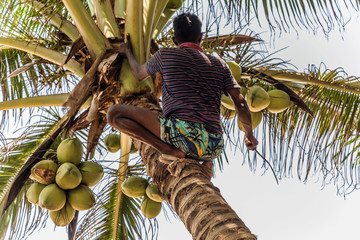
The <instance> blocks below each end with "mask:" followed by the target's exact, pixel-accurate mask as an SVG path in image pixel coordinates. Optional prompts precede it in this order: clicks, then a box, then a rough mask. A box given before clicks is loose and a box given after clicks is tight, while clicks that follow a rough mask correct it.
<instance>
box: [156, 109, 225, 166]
mask: <svg viewBox="0 0 360 240" xmlns="http://www.w3.org/2000/svg"><path fill="white" fill-rule="evenodd" d="M159 120H160V124H161V126H160V135H161V140H163V141H164V142H166V143H168V144H170V145H173V146H174V147H176V148H178V149H180V150H181V151H183V152H185V154H186V155H187V156H188V157H190V158H194V159H198V160H201V161H204V160H205V161H209V160H212V159H215V158H217V157H218V156H219V155H220V153H221V152H222V150H223V149H224V139H223V136H222V134H219V133H209V132H208V131H206V129H205V127H204V124H201V123H195V122H189V121H183V120H179V119H176V118H164V117H163V116H160V115H159Z"/></svg>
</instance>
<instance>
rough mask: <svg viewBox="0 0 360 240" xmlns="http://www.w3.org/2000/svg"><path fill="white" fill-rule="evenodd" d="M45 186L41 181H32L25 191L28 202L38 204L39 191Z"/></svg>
mask: <svg viewBox="0 0 360 240" xmlns="http://www.w3.org/2000/svg"><path fill="white" fill-rule="evenodd" d="M45 187H46V185H44V184H41V183H33V184H31V186H30V187H29V189H28V190H27V191H26V198H27V200H28V201H29V202H31V203H32V204H36V205H37V204H38V203H39V195H40V193H41V191H42V190H43V189H44V188H45Z"/></svg>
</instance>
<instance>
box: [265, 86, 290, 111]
mask: <svg viewBox="0 0 360 240" xmlns="http://www.w3.org/2000/svg"><path fill="white" fill-rule="evenodd" d="M268 94H269V96H270V104H269V106H267V108H266V109H267V110H268V111H269V112H271V113H279V112H282V111H284V110H285V109H287V108H288V107H289V106H290V103H291V102H290V96H289V95H288V94H287V93H286V92H284V91H282V90H279V89H274V90H270V91H268Z"/></svg>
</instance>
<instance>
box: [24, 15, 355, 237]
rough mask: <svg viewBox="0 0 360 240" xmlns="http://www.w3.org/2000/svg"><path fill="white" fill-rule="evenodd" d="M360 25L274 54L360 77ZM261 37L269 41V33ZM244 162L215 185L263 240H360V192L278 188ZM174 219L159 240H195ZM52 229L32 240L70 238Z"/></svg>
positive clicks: (291, 39) (290, 38)
mask: <svg viewBox="0 0 360 240" xmlns="http://www.w3.org/2000/svg"><path fill="white" fill-rule="evenodd" d="M358 25H359V19H356V18H354V19H353V20H352V21H351V22H350V23H349V24H348V26H347V28H346V30H345V33H343V34H342V35H340V34H339V33H338V32H336V31H334V32H333V33H331V34H330V39H329V40H326V39H325V37H323V36H322V34H321V33H318V35H317V36H313V35H312V34H308V33H307V32H301V33H300V34H299V35H298V36H296V35H295V34H290V35H288V34H283V35H282V36H281V38H279V39H276V40H275V46H273V47H274V48H269V51H270V52H271V51H273V50H274V49H281V48H283V47H288V48H287V49H286V50H283V51H282V52H281V53H279V54H278V55H277V56H279V57H282V58H283V59H285V60H287V59H289V60H291V62H292V63H293V64H295V65H296V66H297V67H298V69H299V71H302V70H303V69H305V68H306V67H307V65H308V64H309V63H314V64H316V65H319V64H320V63H321V62H325V63H326V66H327V67H328V68H336V67H343V68H344V69H345V70H346V71H347V72H348V73H349V74H350V75H357V76H360V69H359V68H358V65H359V60H358V57H359V56H360V47H359V39H360V29H359V27H358ZM261 37H262V38H263V39H264V40H266V35H265V34H264V35H261ZM342 38H343V39H342ZM229 155H231V154H229ZM239 156H240V155H239ZM241 163H242V160H241V159H240V158H238V157H237V156H233V157H231V158H230V165H225V170H224V171H223V172H219V171H218V172H216V178H215V179H214V180H213V183H214V184H215V185H216V186H217V187H219V189H220V190H221V193H222V195H223V196H224V198H225V199H226V200H227V201H228V203H229V204H230V206H232V207H233V209H234V210H235V211H236V212H237V213H238V215H239V216H240V218H241V219H242V220H243V221H244V222H245V224H246V225H247V226H248V227H249V228H250V229H251V231H252V232H253V233H254V234H256V235H258V238H259V240H304V239H306V240H335V239H336V240H337V239H347V240H358V239H360V236H359V231H358V229H359V216H360V192H359V191H356V192H353V193H352V194H350V195H349V196H347V198H346V199H344V198H343V197H342V196H337V195H336V188H335V186H333V185H328V186H326V187H325V189H323V190H321V177H320V178H319V179H320V181H318V182H316V180H317V179H315V178H311V179H310V180H309V181H308V182H307V183H306V184H304V183H301V182H300V181H299V180H298V179H296V178H294V179H283V180H281V182H280V184H279V185H276V182H275V180H274V177H273V176H272V173H271V172H270V171H268V172H267V173H266V174H265V175H264V176H262V171H261V169H258V170H257V171H256V173H255V174H254V173H252V172H250V170H249V168H248V166H247V165H241ZM170 220H171V222H172V223H170V222H169V221H167V220H165V218H164V215H163V213H161V214H160V216H159V217H158V221H159V226H160V231H159V237H158V240H170V239H171V240H191V239H192V238H191V236H190V234H189V233H188V232H187V230H186V229H185V227H184V226H183V224H182V223H181V222H179V221H178V220H176V219H174V218H171V219H170ZM48 226H49V227H48V229H43V230H41V232H39V234H34V235H33V236H32V237H31V238H30V240H39V239H52V240H57V239H61V240H63V239H67V238H66V235H65V232H64V228H58V231H57V232H56V233H54V232H52V230H53V224H52V223H49V224H48Z"/></svg>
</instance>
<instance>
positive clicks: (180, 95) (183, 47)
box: [107, 13, 258, 182]
mask: <svg viewBox="0 0 360 240" xmlns="http://www.w3.org/2000/svg"><path fill="white" fill-rule="evenodd" d="M201 25H202V23H201V21H200V19H199V18H198V17H197V16H196V15H193V14H189V13H186V14H181V15H179V16H177V17H176V18H175V19H174V32H175V37H174V38H173V41H174V43H175V44H176V45H178V48H163V49H160V50H159V51H157V52H156V53H155V54H154V56H152V58H151V59H150V60H149V61H148V62H146V63H145V64H143V65H140V64H139V63H138V62H137V61H136V59H135V58H134V56H133V54H132V51H131V46H130V43H129V41H128V43H124V44H122V45H120V47H119V52H120V54H122V55H124V56H126V57H127V59H128V61H129V65H130V68H131V71H132V73H133V74H134V76H135V77H136V78H137V79H139V80H143V79H145V78H146V77H148V76H149V75H150V76H152V77H153V78H154V77H155V76H156V74H157V73H160V74H161V75H162V77H163V80H162V108H163V113H162V115H160V116H159V115H158V114H156V113H154V112H151V111H149V110H147V109H142V108H138V107H134V106H127V105H113V106H111V107H110V108H109V110H108V113H107V120H108V122H109V124H110V125H111V126H113V127H114V128H117V129H119V130H120V131H121V132H124V133H126V134H128V135H129V136H131V137H133V138H135V139H137V140H140V141H142V142H144V143H146V144H149V145H151V146H152V147H154V148H155V149H157V150H158V151H159V152H160V153H161V154H162V155H161V157H160V159H159V160H160V163H159V164H158V165H157V167H156V170H157V171H155V174H154V176H153V180H154V181H155V182H159V181H161V180H162V179H163V178H164V177H165V175H166V174H167V171H166V167H167V165H166V164H162V163H161V162H163V163H169V162H171V161H172V160H174V159H175V160H176V159H177V160H179V159H183V158H185V157H186V158H191V159H197V160H200V161H204V165H205V166H207V167H212V161H211V160H212V159H215V158H216V157H218V156H219V154H220V153H221V151H222V150H223V147H224V140H223V137H222V135H223V134H222V129H221V125H220V99H221V95H222V94H223V93H225V94H229V95H230V97H231V98H232V100H233V102H234V104H235V106H236V109H237V112H238V117H239V119H240V121H241V122H242V124H243V126H244V129H245V143H246V146H247V148H248V149H250V150H254V149H256V146H257V144H258V142H257V140H256V138H255V137H254V135H253V133H252V127H251V115H250V111H249V108H248V106H247V104H246V101H245V99H244V98H243V96H242V95H241V93H240V87H239V85H238V84H237V82H236V81H235V79H234V78H233V76H232V74H231V72H230V70H229V68H228V66H227V64H226V63H225V62H224V61H223V60H222V59H219V58H217V57H214V56H211V55H208V54H205V53H204V52H203V50H202V49H201V47H200V43H201V39H202V33H201Z"/></svg>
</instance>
